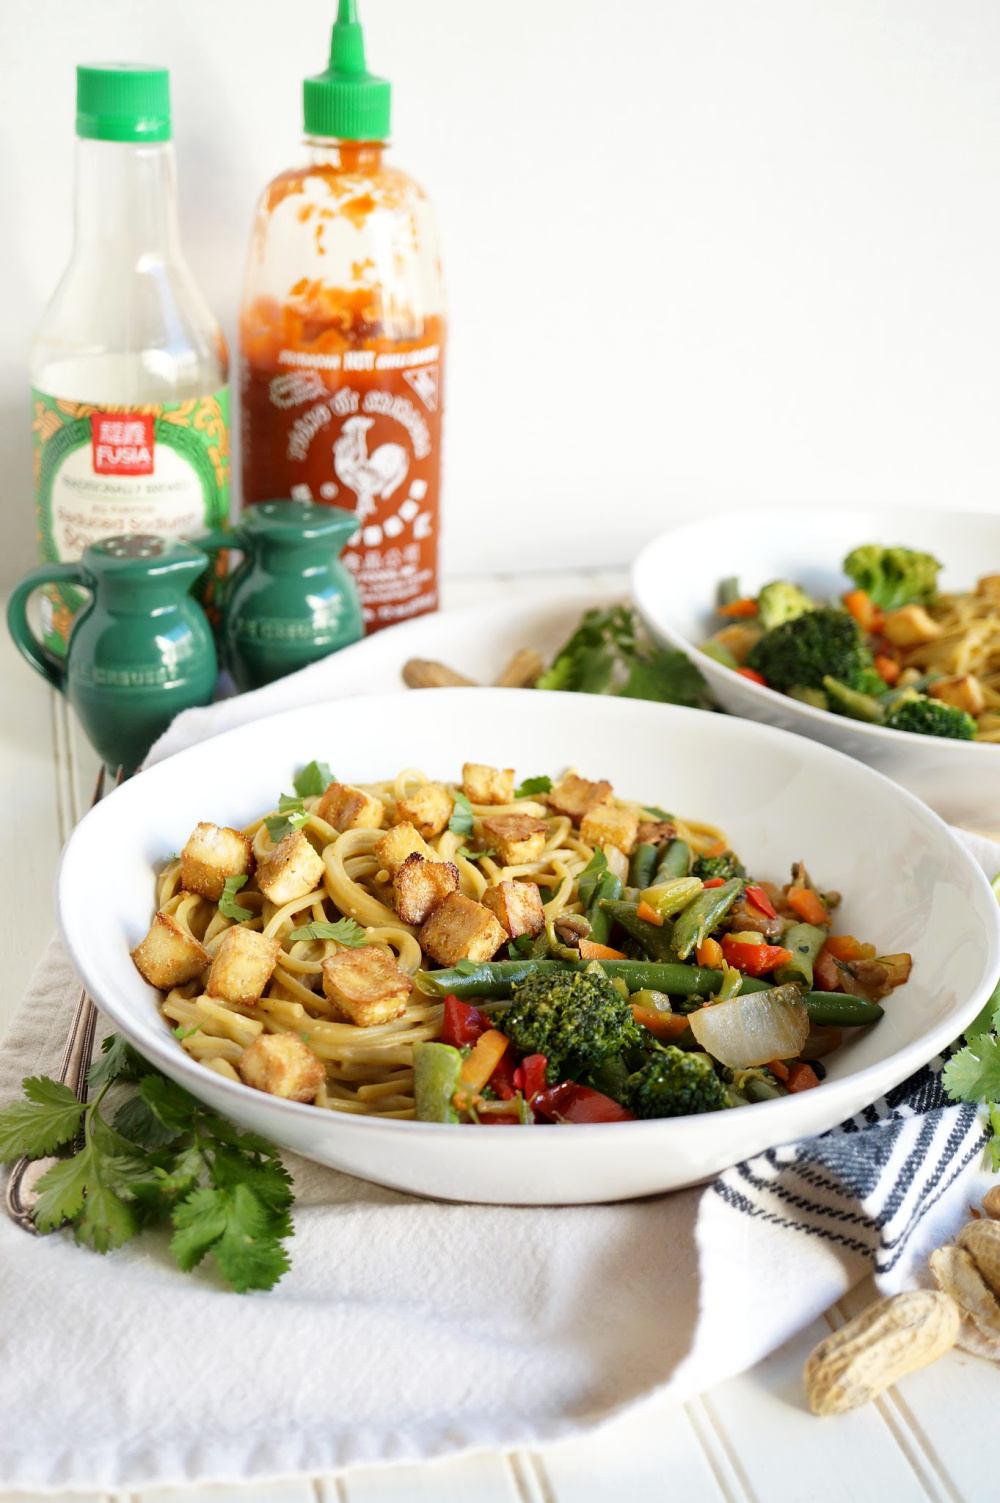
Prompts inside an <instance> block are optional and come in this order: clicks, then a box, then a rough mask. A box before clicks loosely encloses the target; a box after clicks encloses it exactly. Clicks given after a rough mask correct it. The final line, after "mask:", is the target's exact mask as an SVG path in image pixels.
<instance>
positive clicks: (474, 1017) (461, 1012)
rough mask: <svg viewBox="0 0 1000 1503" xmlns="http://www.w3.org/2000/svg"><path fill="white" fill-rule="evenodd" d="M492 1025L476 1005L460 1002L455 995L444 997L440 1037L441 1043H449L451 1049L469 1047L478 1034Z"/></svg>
mask: <svg viewBox="0 0 1000 1503" xmlns="http://www.w3.org/2000/svg"><path fill="white" fill-rule="evenodd" d="M492 1026H493V1025H492V1023H491V1022H490V1020H489V1019H488V1018H487V1017H484V1016H483V1014H482V1013H481V1012H480V1011H479V1008H478V1007H471V1006H470V1005H469V1003H468V1002H460V1001H459V1000H458V998H457V997H451V996H448V997H445V999H444V1019H443V1021H442V1023H441V1038H440V1042H441V1043H442V1044H450V1045H451V1047H452V1048H453V1049H465V1048H471V1047H472V1045H473V1044H474V1043H475V1042H476V1040H477V1039H478V1038H479V1036H480V1034H483V1033H485V1032H486V1030H487V1029H488V1028H492Z"/></svg>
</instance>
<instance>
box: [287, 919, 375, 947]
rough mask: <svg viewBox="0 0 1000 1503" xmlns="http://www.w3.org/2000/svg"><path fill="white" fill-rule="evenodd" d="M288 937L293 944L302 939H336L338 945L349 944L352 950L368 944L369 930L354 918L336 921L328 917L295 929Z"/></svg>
mask: <svg viewBox="0 0 1000 1503" xmlns="http://www.w3.org/2000/svg"><path fill="white" fill-rule="evenodd" d="M288 937H289V939H290V940H291V941H292V943H293V944H295V943H296V942H297V941H298V940H300V939H335V940H336V941H337V943H338V945H347V947H348V948H349V949H351V950H356V949H358V948H359V947H360V946H361V945H366V944H368V932H367V930H365V929H362V927H361V925H360V924H358V923H355V921H354V919H352V918H341V919H337V920H336V921H335V922H334V923H330V922H329V921H328V920H327V919H317V920H316V922H315V923H312V924H303V925H302V927H301V928H300V929H293V930H292V932H291V934H290V935H289V936H288Z"/></svg>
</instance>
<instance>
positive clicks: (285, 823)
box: [264, 793, 309, 845]
mask: <svg viewBox="0 0 1000 1503" xmlns="http://www.w3.org/2000/svg"><path fill="white" fill-rule="evenodd" d="M308 818H309V815H308V814H307V813H306V811H305V807H304V806H303V803H302V800H301V799H300V798H293V797H292V795H291V794H290V793H282V794H281V795H280V796H279V798H278V812H277V814H271V815H269V816H268V818H267V819H265V821H264V823H265V824H266V825H267V833H268V834H269V835H270V837H271V839H272V841H273V842H274V844H275V845H277V843H278V841H279V840H284V838H285V836H286V835H290V834H291V832H292V831H293V830H301V828H302V826H303V825H304V824H305V823H306V821H307V820H308Z"/></svg>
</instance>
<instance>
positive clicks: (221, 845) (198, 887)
mask: <svg viewBox="0 0 1000 1503" xmlns="http://www.w3.org/2000/svg"><path fill="white" fill-rule="evenodd" d="M253 866H254V860H253V846H252V845H251V844H250V842H249V840H248V839H247V837H246V836H245V835H243V834H241V832H240V831H239V830H231V829H230V828H229V827H228V825H213V824H208V823H205V824H200V825H195V827H194V829H193V830H192V831H191V835H190V838H189V840H188V843H187V845H186V846H185V847H184V849H183V850H182V851H181V886H182V887H183V888H184V889H185V891H186V892H197V893H200V895H201V896H202V897H203V898H211V900H212V902H213V903H217V902H218V901H219V899H220V898H221V897H222V890H223V888H224V887H225V885H226V878H227V877H243V876H248V877H249V876H250V875H251V874H252V872H253Z"/></svg>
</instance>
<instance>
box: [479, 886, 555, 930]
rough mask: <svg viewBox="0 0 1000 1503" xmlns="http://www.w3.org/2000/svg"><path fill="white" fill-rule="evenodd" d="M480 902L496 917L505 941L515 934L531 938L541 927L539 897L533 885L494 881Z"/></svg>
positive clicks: (543, 912) (542, 909) (540, 901)
mask: <svg viewBox="0 0 1000 1503" xmlns="http://www.w3.org/2000/svg"><path fill="white" fill-rule="evenodd" d="M482 903H483V907H484V908H488V909H489V910H490V912H491V913H495V914H496V916H497V918H498V919H499V920H500V922H501V924H502V925H503V927H504V928H505V929H506V931H507V936H508V938H509V939H517V937H518V935H519V934H530V935H532V937H534V935H536V934H541V932H542V930H543V929H544V928H545V909H544V908H543V907H542V895H541V893H540V892H539V891H538V886H537V883H535V882H498V883H497V885H496V886H495V887H487V889H486V891H485V892H484V893H483V897H482Z"/></svg>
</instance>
